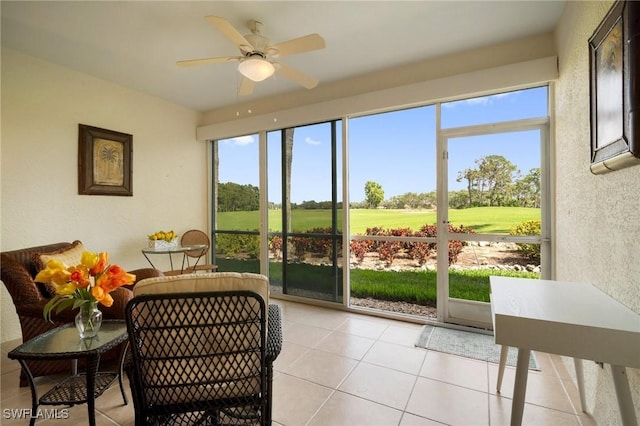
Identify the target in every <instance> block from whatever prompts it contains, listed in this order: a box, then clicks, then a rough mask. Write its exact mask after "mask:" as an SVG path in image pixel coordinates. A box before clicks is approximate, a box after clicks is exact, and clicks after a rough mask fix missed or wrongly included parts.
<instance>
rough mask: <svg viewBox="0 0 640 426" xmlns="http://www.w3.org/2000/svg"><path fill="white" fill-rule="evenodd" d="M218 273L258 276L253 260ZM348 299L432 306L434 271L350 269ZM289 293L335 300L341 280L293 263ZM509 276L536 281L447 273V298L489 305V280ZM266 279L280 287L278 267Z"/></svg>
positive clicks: (228, 264) (228, 262) (224, 263)
mask: <svg viewBox="0 0 640 426" xmlns="http://www.w3.org/2000/svg"><path fill="white" fill-rule="evenodd" d="M218 265H219V270H220V271H236V272H254V273H257V272H259V269H260V265H259V262H258V261H257V260H252V261H244V260H234V259H225V260H223V259H220V260H219V262H218ZM350 273H351V283H350V285H351V295H352V296H355V297H362V298H367V297H371V298H374V299H378V300H391V301H403V302H409V303H416V304H418V305H424V306H436V272H435V271H401V272H396V271H377V270H371V269H351V272H350ZM289 274H290V276H289V280H290V281H291V284H289V292H290V293H291V294H298V292H302V293H301V294H300V295H304V294H305V293H304V292H305V291H311V292H313V293H314V294H317V296H316V297H320V298H322V299H324V300H331V298H330V296H331V295H332V294H333V293H334V290H335V288H336V279H337V286H338V287H339V289H338V295H337V296H338V297H339V298H340V297H342V294H341V293H342V289H341V279H342V278H341V277H337V278H336V277H333V276H332V270H331V268H330V267H327V266H318V265H309V264H305V263H297V264H291V265H290V271H289ZM491 275H500V276H513V277H521V278H540V276H539V274H536V273H533V272H522V271H521V272H516V271H505V270H495V269H493V270H490V269H484V270H466V271H465V270H456V271H454V270H451V271H449V294H450V296H451V297H454V298H458V299H465V300H477V301H481V302H489V276H491ZM269 279H270V281H271V284H272V285H276V286H279V287H281V286H282V264H281V263H279V262H270V263H269Z"/></svg>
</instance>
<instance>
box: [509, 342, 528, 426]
mask: <svg viewBox="0 0 640 426" xmlns="http://www.w3.org/2000/svg"><path fill="white" fill-rule="evenodd" d="M530 355H531V351H530V350H529V349H522V348H518V364H517V366H516V381H515V383H514V385H513V401H511V426H520V425H521V424H522V415H523V413H524V398H525V394H526V391H527V375H528V374H529V357H530Z"/></svg>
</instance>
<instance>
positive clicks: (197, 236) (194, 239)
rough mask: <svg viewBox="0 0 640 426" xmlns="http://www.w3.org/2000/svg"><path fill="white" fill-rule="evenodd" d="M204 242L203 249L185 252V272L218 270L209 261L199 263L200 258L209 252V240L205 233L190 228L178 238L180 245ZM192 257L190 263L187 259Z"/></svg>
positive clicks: (204, 257)
mask: <svg viewBox="0 0 640 426" xmlns="http://www.w3.org/2000/svg"><path fill="white" fill-rule="evenodd" d="M200 244H204V245H206V246H207V248H206V249H205V250H204V251H203V250H193V251H187V252H185V259H186V261H187V266H186V267H185V268H184V272H185V273H190V272H215V271H217V270H218V267H217V266H216V265H213V264H210V263H206V260H205V263H202V264H200V261H201V259H207V254H208V253H209V249H210V248H211V240H209V237H208V236H207V234H205V233H204V232H202V231H199V230H197V229H191V230H189V231H187V232H185V233H184V234H182V237H181V238H180V245H181V246H183V247H185V246H192V245H200ZM190 258H191V259H192V260H193V262H194V264H193V265H191V264H190V262H189V259H190Z"/></svg>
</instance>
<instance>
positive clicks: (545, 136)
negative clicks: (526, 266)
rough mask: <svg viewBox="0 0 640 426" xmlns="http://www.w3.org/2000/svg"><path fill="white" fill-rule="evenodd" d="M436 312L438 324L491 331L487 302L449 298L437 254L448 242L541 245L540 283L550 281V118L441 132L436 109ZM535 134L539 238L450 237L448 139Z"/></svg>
mask: <svg viewBox="0 0 640 426" xmlns="http://www.w3.org/2000/svg"><path fill="white" fill-rule="evenodd" d="M436 115H437V123H438V127H437V129H436V131H437V139H436V146H437V151H438V154H437V157H436V158H437V159H438V164H437V168H438V179H437V195H438V203H437V220H438V225H437V226H438V232H437V246H438V250H437V256H438V258H437V260H438V266H437V310H438V322H446V323H454V324H459V325H468V326H473V327H481V328H488V329H491V328H492V327H493V325H492V319H491V305H490V303H486V302H477V301H470V300H463V299H456V298H451V297H449V259H448V250H440V247H448V243H449V240H459V241H460V240H461V241H491V242H514V243H533V244H540V249H541V255H540V268H541V269H540V273H541V278H542V279H550V278H551V271H552V264H551V258H552V256H551V243H552V241H551V225H550V219H551V210H550V202H549V201H550V184H549V170H550V155H549V154H550V146H549V140H550V134H549V118H548V117H544V118H531V119H524V120H514V121H505V122H500V123H490V124H482V125H473V126H464V127H457V128H448V129H441V128H440V127H439V124H440V104H438V105H437V111H436ZM531 130H538V131H539V132H540V216H541V217H540V219H541V235H540V236H515V235H504V234H453V233H449V229H448V225H449V219H448V209H449V202H448V199H449V192H448V178H449V176H448V173H449V171H448V161H449V153H448V144H449V139H454V138H460V137H469V136H482V135H490V134H499V133H511V132H521V131H531ZM452 236H455V238H452Z"/></svg>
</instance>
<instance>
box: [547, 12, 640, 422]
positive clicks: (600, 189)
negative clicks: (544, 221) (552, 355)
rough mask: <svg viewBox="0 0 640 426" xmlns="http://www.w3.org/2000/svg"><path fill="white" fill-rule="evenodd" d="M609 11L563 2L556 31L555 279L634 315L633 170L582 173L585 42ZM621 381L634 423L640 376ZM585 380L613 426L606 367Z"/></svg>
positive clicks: (638, 186) (597, 408) (638, 169)
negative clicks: (582, 286)
mask: <svg viewBox="0 0 640 426" xmlns="http://www.w3.org/2000/svg"><path fill="white" fill-rule="evenodd" d="M611 5H612V2H609V1H606V2H591V1H589V2H567V5H566V8H565V11H564V14H563V16H562V18H561V21H560V23H559V25H558V27H557V29H556V43H557V46H558V56H559V68H560V70H559V71H560V78H559V81H558V83H557V85H556V89H557V91H556V105H555V107H556V135H555V138H556V146H555V151H556V165H555V175H556V182H555V185H556V201H555V202H556V211H555V221H556V277H557V279H560V280H572V281H585V282H591V283H593V284H594V285H596V286H598V287H599V288H601V289H602V290H603V291H604V292H606V293H608V294H610V295H611V296H612V297H614V298H615V299H617V300H619V301H620V302H621V303H623V304H625V305H626V306H628V307H629V308H631V309H632V310H634V311H635V312H640V225H639V224H640V197H638V194H639V193H640V166H635V167H631V168H627V169H623V170H619V171H616V172H612V173H608V174H604V175H593V174H591V172H590V171H589V155H590V139H589V138H590V131H589V51H588V39H589V37H590V36H591V34H592V33H593V31H594V30H595V28H596V27H597V26H598V24H599V23H600V21H601V20H602V18H603V17H604V16H605V14H606V13H607V11H608V10H609V8H610V6H611ZM639 356H640V354H639ZM569 365H570V364H569ZM569 370H570V371H571V370H572V367H569ZM628 376H629V381H630V385H631V389H632V393H633V399H634V401H635V407H636V416H637V417H638V418H639V419H640V371H639V370H628ZM585 380H586V386H587V398H588V405H589V411H590V412H591V413H592V414H593V416H594V417H595V418H596V420H597V421H598V424H607V425H611V424H620V415H619V412H618V406H617V402H616V397H615V390H614V387H613V381H612V379H611V376H610V370H609V368H608V367H605V369H604V370H603V369H600V368H599V367H597V366H596V365H595V363H592V362H586V363H585Z"/></svg>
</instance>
